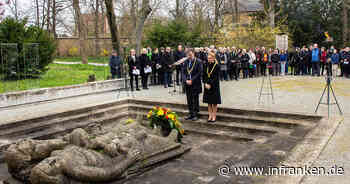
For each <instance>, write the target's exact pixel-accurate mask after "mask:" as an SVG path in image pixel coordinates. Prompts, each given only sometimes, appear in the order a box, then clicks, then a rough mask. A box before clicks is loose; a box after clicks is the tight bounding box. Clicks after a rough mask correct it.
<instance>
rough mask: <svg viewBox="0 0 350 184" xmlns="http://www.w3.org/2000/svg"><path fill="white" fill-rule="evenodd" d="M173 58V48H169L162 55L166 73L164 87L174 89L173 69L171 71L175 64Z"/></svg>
mask: <svg viewBox="0 0 350 184" xmlns="http://www.w3.org/2000/svg"><path fill="white" fill-rule="evenodd" d="M173 63H174V62H173V57H172V53H171V48H170V47H167V48H166V49H165V52H164V54H163V55H162V68H163V71H164V87H165V88H168V87H173V86H172V85H171V81H172V69H171V65H172V64H173Z"/></svg>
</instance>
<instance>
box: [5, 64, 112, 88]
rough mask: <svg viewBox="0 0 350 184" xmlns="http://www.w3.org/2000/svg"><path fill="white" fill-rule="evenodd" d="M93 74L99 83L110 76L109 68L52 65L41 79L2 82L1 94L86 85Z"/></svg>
mask: <svg viewBox="0 0 350 184" xmlns="http://www.w3.org/2000/svg"><path fill="white" fill-rule="evenodd" d="M92 74H95V76H96V80H98V81H102V80H106V79H107V77H108V76H109V75H110V71H109V67H104V66H92V65H83V64H76V65H62V64H50V65H49V70H48V72H47V73H46V74H44V75H42V76H41V78H39V79H25V80H18V81H1V83H0V93H5V92H11V91H22V90H28V89H36V88H49V87H59V86H68V85H74V84H83V83H86V81H87V79H88V76H89V75H92Z"/></svg>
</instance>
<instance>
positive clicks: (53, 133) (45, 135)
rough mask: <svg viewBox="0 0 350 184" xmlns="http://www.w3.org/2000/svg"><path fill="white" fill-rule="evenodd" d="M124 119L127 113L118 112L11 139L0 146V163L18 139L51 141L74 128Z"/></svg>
mask: <svg viewBox="0 0 350 184" xmlns="http://www.w3.org/2000/svg"><path fill="white" fill-rule="evenodd" d="M126 117H128V113H127V112H120V113H118V114H114V115H112V116H108V117H102V118H97V119H89V120H87V121H83V122H77V123H67V124H65V125H64V126H63V127H62V128H58V127H51V128H48V129H45V130H43V131H37V132H33V133H29V134H25V135H20V136H16V137H13V138H12V139H11V140H8V143H6V144H2V145H0V163H2V162H3V158H2V151H3V150H5V149H7V148H8V146H10V144H12V143H13V142H15V141H17V140H19V139H24V138H31V139H38V140H44V139H51V138H55V137H58V136H63V135H65V134H67V133H69V132H71V131H73V130H74V129H76V128H84V127H86V126H88V125H89V124H92V123H98V124H102V125H107V124H109V123H112V122H116V121H118V120H121V119H124V118H126Z"/></svg>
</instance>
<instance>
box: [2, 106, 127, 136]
mask: <svg viewBox="0 0 350 184" xmlns="http://www.w3.org/2000/svg"><path fill="white" fill-rule="evenodd" d="M127 103H128V100H121V101H116V102H112V103H105V104H100V105H96V106H91V107H85V108H81V109H75V110H71V111H65V112H61V113H55V114H51V115H47V116H43V117H36V118H29V119H20V120H17V121H9V122H1V123H0V130H4V129H8V128H13V127H18V126H26V125H28V124H33V123H40V122H43V121H49V120H52V119H57V118H65V117H68V116H75V115H78V114H86V113H88V112H90V113H91V112H95V111H97V110H100V109H106V108H109V107H115V106H118V105H122V104H127ZM24 117H25V116H24Z"/></svg>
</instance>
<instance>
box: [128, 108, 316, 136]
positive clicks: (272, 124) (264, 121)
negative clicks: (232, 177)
mask: <svg viewBox="0 0 350 184" xmlns="http://www.w3.org/2000/svg"><path fill="white" fill-rule="evenodd" d="M130 108H131V109H133V110H134V111H136V112H144V113H147V112H148V111H149V110H150V109H152V108H153V106H149V105H139V104H130ZM171 110H172V111H174V112H176V113H177V114H178V115H179V116H180V117H184V116H187V115H188V112H187V110H184V109H178V108H171ZM199 115H200V116H201V117H200V118H203V119H204V117H205V118H207V117H208V112H206V111H201V112H200V113H199ZM217 121H220V122H227V123H231V124H244V125H248V126H252V127H264V128H266V127H268V128H272V129H276V128H278V130H279V131H282V130H283V129H284V131H291V129H294V128H296V127H298V126H310V125H307V123H305V122H291V121H279V120H276V119H273V118H265V117H254V116H252V117H247V116H242V115H235V114H227V113H217ZM288 129H289V130H288Z"/></svg>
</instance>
